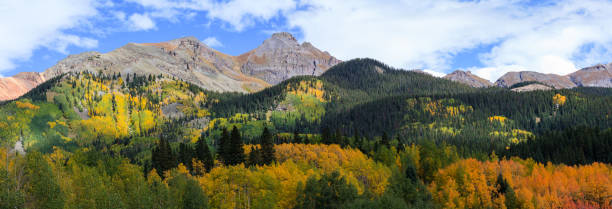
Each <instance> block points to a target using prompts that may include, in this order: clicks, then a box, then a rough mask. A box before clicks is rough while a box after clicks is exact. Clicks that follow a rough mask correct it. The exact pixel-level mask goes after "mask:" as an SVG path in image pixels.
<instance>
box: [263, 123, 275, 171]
mask: <svg viewBox="0 0 612 209" xmlns="http://www.w3.org/2000/svg"><path fill="white" fill-rule="evenodd" d="M261 155H262V156H261V158H262V160H263V163H264V164H266V165H267V164H270V163H272V162H274V161H275V160H276V156H275V150H274V143H273V142H272V134H271V133H270V131H269V130H268V127H264V130H263V133H262V134H261Z"/></svg>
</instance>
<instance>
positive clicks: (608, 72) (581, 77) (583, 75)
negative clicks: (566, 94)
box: [569, 63, 612, 87]
mask: <svg viewBox="0 0 612 209" xmlns="http://www.w3.org/2000/svg"><path fill="white" fill-rule="evenodd" d="M569 77H570V79H571V80H572V81H573V82H574V83H576V85H578V86H590V87H612V63H608V64H607V65H595V66H592V67H587V68H583V69H580V70H578V71H576V72H574V73H572V74H569Z"/></svg>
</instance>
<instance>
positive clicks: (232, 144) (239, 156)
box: [226, 126, 246, 165]
mask: <svg viewBox="0 0 612 209" xmlns="http://www.w3.org/2000/svg"><path fill="white" fill-rule="evenodd" d="M243 145H244V144H243V143H242V136H241V135H240V131H239V130H238V128H236V127H235V126H234V128H233V129H232V133H231V136H230V141H229V147H228V149H227V156H228V158H227V162H226V165H238V164H240V163H244V162H245V159H246V156H245V155H244V147H243Z"/></svg>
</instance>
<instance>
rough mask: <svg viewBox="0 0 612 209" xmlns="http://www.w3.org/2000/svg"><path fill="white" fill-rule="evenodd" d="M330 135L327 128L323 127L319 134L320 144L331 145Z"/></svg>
mask: <svg viewBox="0 0 612 209" xmlns="http://www.w3.org/2000/svg"><path fill="white" fill-rule="evenodd" d="M333 141H334V140H333V139H332V134H331V133H330V132H329V128H327V127H323V131H322V132H321V143H323V144H332V143H333Z"/></svg>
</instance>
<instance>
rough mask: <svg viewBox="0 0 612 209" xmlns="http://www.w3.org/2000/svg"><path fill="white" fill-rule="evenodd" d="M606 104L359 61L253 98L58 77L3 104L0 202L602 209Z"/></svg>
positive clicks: (605, 92) (172, 83)
mask: <svg viewBox="0 0 612 209" xmlns="http://www.w3.org/2000/svg"><path fill="white" fill-rule="evenodd" d="M519 85H527V84H519ZM611 104H612V89H610V88H586V87H579V88H573V89H562V90H555V89H553V90H547V91H531V92H521V93H518V92H514V91H511V90H508V89H503V88H497V87H491V88H472V87H469V86H467V85H463V84H460V83H456V82H452V81H448V80H445V79H440V78H435V77H432V76H430V75H427V74H424V73H420V72H416V71H405V70H401V69H393V68H391V67H389V66H387V65H385V64H383V63H380V62H378V61H376V60H372V59H356V60H350V61H346V62H343V63H341V64H338V65H336V66H334V67H332V68H331V69H329V70H328V71H327V72H326V73H324V74H323V75H321V76H318V77H315V76H298V77H293V78H291V79H288V80H285V81H283V82H281V83H280V84H278V85H275V86H271V87H269V88H266V89H264V90H262V91H259V92H256V93H251V94H241V93H219V92H211V91H207V90H204V89H201V88H199V87H198V86H196V85H193V84H190V83H187V82H184V81H181V80H178V79H175V78H172V77H169V76H164V75H138V74H128V75H121V74H111V75H109V74H104V73H102V72H83V73H71V74H65V75H62V76H58V77H55V78H53V79H50V80H48V81H47V82H45V83H43V84H41V85H39V86H38V87H36V88H35V89H33V90H32V91H30V92H29V93H27V94H26V95H24V96H22V97H21V98H19V99H16V100H14V101H8V102H5V103H3V104H1V105H0V139H1V141H0V145H1V146H0V147H1V148H0V156H1V157H2V158H1V159H2V160H0V208H610V207H611V206H610V205H612V165H611V164H610V163H612V118H611V117H610V116H611V115H612V105H611Z"/></svg>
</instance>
